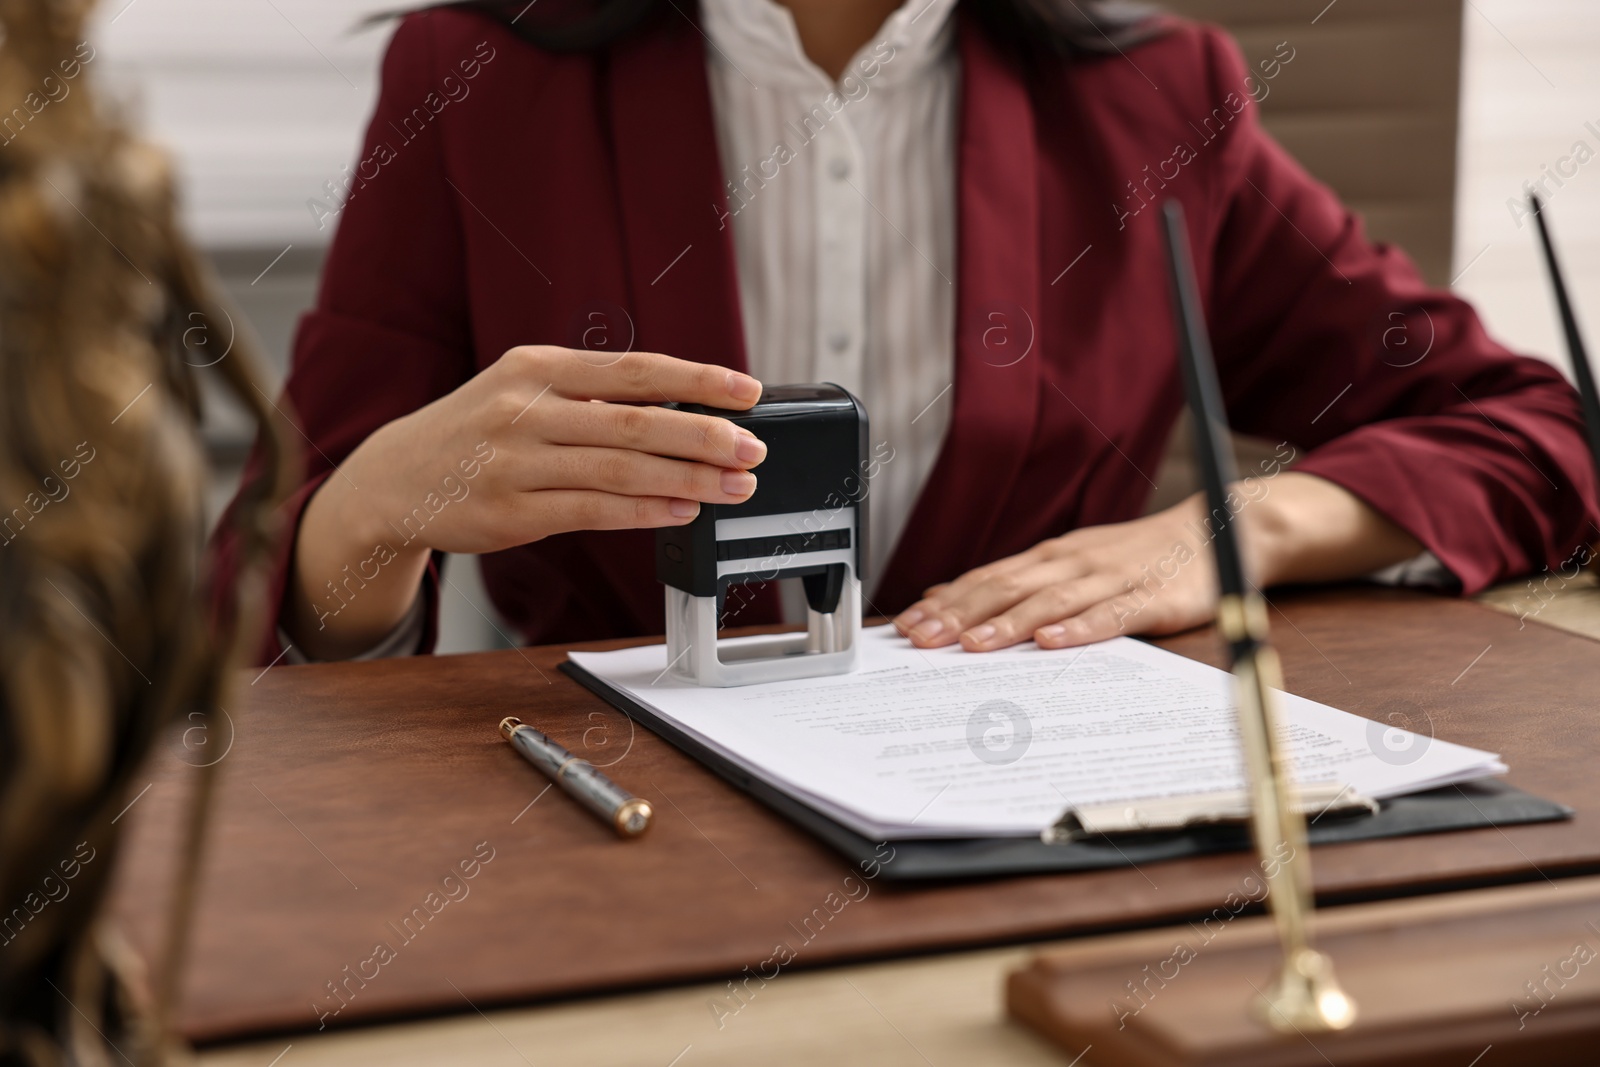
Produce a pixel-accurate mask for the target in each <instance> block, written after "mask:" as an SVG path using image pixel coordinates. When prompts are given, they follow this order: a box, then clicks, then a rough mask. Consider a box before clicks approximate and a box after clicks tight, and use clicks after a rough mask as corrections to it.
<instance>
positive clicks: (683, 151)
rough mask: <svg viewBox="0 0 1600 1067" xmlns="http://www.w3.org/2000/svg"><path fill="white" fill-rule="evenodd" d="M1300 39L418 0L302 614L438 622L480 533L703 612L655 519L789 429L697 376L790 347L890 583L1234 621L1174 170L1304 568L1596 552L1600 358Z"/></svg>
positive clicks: (346, 267) (380, 131)
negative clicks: (1186, 303)
mask: <svg viewBox="0 0 1600 1067" xmlns="http://www.w3.org/2000/svg"><path fill="white" fill-rule="evenodd" d="M552 10H553V11H554V13H551V12H552ZM1292 58H1293V47H1292V44H1291V43H1290V42H1284V44H1283V45H1281V46H1280V47H1279V49H1278V51H1277V52H1275V54H1274V58H1273V59H1271V60H1262V61H1259V62H1257V63H1256V64H1254V65H1247V64H1246V63H1245V61H1244V60H1243V59H1242V58H1241V56H1240V55H1239V54H1238V52H1237V50H1236V49H1235V47H1234V46H1233V45H1232V44H1231V42H1230V41H1229V40H1228V39H1227V38H1226V37H1225V36H1224V35H1223V34H1221V33H1220V32H1218V31H1216V30H1213V29H1209V28H1205V27H1202V26H1198V25H1195V24H1191V23H1187V22H1183V21H1181V20H1176V19H1171V18H1166V17H1141V16H1137V15H1119V14H1116V13H1113V12H1110V11H1109V10H1108V9H1103V8H1100V7H1096V6H1095V5H1092V4H1087V3H1073V2H1071V0H960V2H959V3H958V2H956V0H910V2H909V3H908V4H907V5H906V6H904V7H898V6H897V4H896V3H894V2H893V0H787V2H786V3H783V4H779V3H776V2H774V0H702V2H701V3H699V4H698V6H696V5H691V4H686V3H676V4H671V3H661V2H657V0H610V2H604V3H588V4H585V3H581V2H577V0H574V2H573V3H570V4H567V5H566V6H565V7H561V8H556V9H549V8H547V7H546V6H545V5H539V7H538V8H530V7H528V6H527V5H525V4H523V3H505V4H500V3H491V2H485V3H475V4H466V5H450V6H445V7H438V8H433V9H431V10H426V11H421V12H417V13H413V14H411V15H408V16H406V17H405V18H404V19H403V21H402V22H401V23H400V25H399V27H398V29H397V30H396V32H395V34H394V37H393V40H392V41H391V43H390V45H389V49H388V54H387V57H386V59H385V61H384V65H383V88H382V92H381V95H380V97H379V100H378V103H377V107H376V113H375V115H374V117H373V120H372V123H371V127H370V129H369V130H368V133H367V136H366V139H365V141H364V143H363V145H362V148H361V153H360V157H359V160H358V162H357V164H356V165H355V166H354V167H352V168H350V169H349V170H348V171H347V173H346V175H345V178H344V179H343V187H341V188H337V189H333V190H331V193H333V194H337V195H330V196H329V197H328V198H326V199H319V200H315V201H313V202H312V203H311V204H310V205H308V207H309V209H310V210H311V211H312V214H313V216H314V217H316V218H317V219H318V222H319V225H324V226H336V227H337V235H336V238H335V240H334V242H333V245H332V248H331V251H330V253H329V257H328V260H327V266H326V269H325V275H324V278H323V281H322V288H321V293H320V296H319V299H318V303H317V306H316V308H315V309H314V310H313V311H312V312H310V313H309V314H308V315H307V316H306V318H305V319H304V321H303V322H302V324H301V327H300V330H299V334H298V338H297V341H296V345H295V352H294V361H293V367H292V371H291V374H290V376H289V380H288V384H287V388H286V396H287V400H288V401H289V403H291V404H292V405H293V408H294V410H295V411H296V412H297V413H298V416H299V418H300V420H301V422H302V425H303V426H304V429H305V434H306V436H307V439H308V440H309V442H310V444H311V446H312V447H310V448H308V449H307V450H306V456H307V462H308V468H307V470H306V475H305V480H304V483H303V485H302V487H301V489H300V491H299V493H298V494H297V495H296V496H295V497H294V498H293V500H292V501H291V502H290V504H289V505H288V510H287V518H288V521H289V523H290V524H291V527H292V528H293V529H294V530H295V535H294V536H293V538H292V539H291V543H290V544H289V545H288V546H287V547H286V550H285V554H284V558H283V560H282V561H281V566H280V573H279V581H278V585H277V589H278V591H279V596H280V604H281V608H280V612H279V615H278V619H279V628H278V634H277V641H276V642H275V643H269V647H267V648H264V649H263V650H262V653H261V654H262V658H263V660H264V661H272V660H274V659H275V658H277V657H279V656H281V655H285V654H288V655H292V656H294V657H302V656H304V657H309V658H318V659H328V658H340V657H352V656H376V655H390V654H400V653H406V652H412V651H419V650H420V651H425V650H427V649H429V648H431V644H432V641H433V631H434V622H433V619H434V614H435V611H436V608H437V602H438V600H439V598H440V596H441V595H443V594H442V593H441V592H440V588H441V586H440V583H441V581H442V578H441V575H440V574H439V571H438V567H437V560H438V559H439V554H440V553H444V552H469V553H480V554H482V564H483V574H484V578H485V581H486V583H487V585H488V588H489V592H490V595H491V597H492V599H493V600H494V603H495V604H496V606H497V607H498V608H499V610H500V611H501V613H502V614H503V615H504V616H505V618H506V619H507V620H508V621H509V622H510V623H512V624H513V625H515V626H516V627H517V628H518V629H519V630H520V631H521V635H522V636H523V638H525V639H526V640H528V641H530V642H534V643H543V642H557V641H560V642H568V641H577V640H583V639H589V638H599V637H614V636H628V635H644V634H654V633H659V632H661V630H662V628H663V620H662V595H661V589H660V586H659V585H658V584H657V582H656V581H655V578H654V565H653V555H652V548H651V539H652V536H653V535H652V534H651V532H650V530H651V529H652V528H654V527H658V526H664V525H670V524H676V523H685V522H688V521H689V520H690V519H691V518H693V516H694V515H695V514H696V513H697V511H698V508H699V505H700V504H702V503H708V502H712V503H722V502H736V501H739V500H742V499H744V498H746V497H747V496H748V495H749V493H750V492H751V491H752V490H753V487H754V485H755V480H756V479H757V478H759V477H760V467H759V464H760V462H761V459H762V457H763V455H764V454H765V447H764V446H763V445H762V444H761V442H760V441H758V440H756V439H754V438H753V437H750V436H749V435H748V434H743V433H741V432H738V431H736V430H735V429H734V427H733V426H732V424H730V423H728V422H727V421H725V420H722V419H717V418H713V417H707V416H700V415H692V414H687V413H684V412H679V411H673V410H667V409H664V408H661V407H659V406H654V405H658V404H660V403H661V402H663V401H685V402H692V403H698V404H707V405H711V406H714V407H721V408H733V409H743V408H746V407H748V406H749V405H751V404H752V403H754V402H755V401H756V400H757V399H758V397H759V395H760V392H761V384H760V383H761V382H762V381H767V382H789V381H800V382H803V381H833V382H837V383H839V384H841V385H844V386H845V387H847V388H849V389H850V390H852V391H853V392H855V393H856V394H857V395H858V396H860V397H861V398H862V400H863V401H864V403H865V406H866V408H867V410H868V412H869V413H870V415H871V418H872V439H873V447H872V454H873V457H874V463H873V470H872V471H871V472H870V473H871V479H870V483H868V482H866V481H865V477H864V479H863V483H862V486H856V487H851V486H841V487H840V488H841V492H850V493H855V492H861V491H865V492H868V493H870V496H871V507H872V508H873V525H874V527H875V529H874V539H873V541H872V542H871V544H869V546H868V553H869V565H870V566H869V573H868V574H867V576H866V577H867V582H866V584H865V585H864V590H865V592H866V595H867V601H868V611H869V612H870V613H873V614H883V615H892V616H894V617H895V623H896V625H897V626H898V627H899V628H900V630H901V631H902V632H904V633H905V634H907V635H908V636H909V638H910V640H911V641H912V642H914V643H915V644H917V645H919V646H923V647H935V646H940V645H946V644H951V643H955V642H958V641H959V642H960V644H961V645H962V647H964V648H966V649H969V650H972V651H983V650H990V649H996V648H1002V647H1006V646H1008V645H1011V644H1014V643H1016V642H1019V641H1025V640H1028V639H1034V640H1036V641H1038V642H1039V643H1040V644H1041V645H1045V646H1048V647H1061V646H1067V645H1074V644H1080V643H1084V642H1088V641H1092V640H1097V639H1100V638H1105V637H1110V636H1113V635H1116V634H1119V633H1130V634H1136V633H1166V632H1172V631H1176V630H1180V629H1184V628H1187V627H1191V626H1194V625H1197V624H1201V623H1204V622H1206V621H1208V620H1209V619H1211V618H1212V615H1213V612H1214V600H1215V592H1214V588H1213V586H1214V581H1213V576H1212V574H1211V572H1210V564H1209V552H1208V551H1207V546H1206V544H1205V540H1206V537H1207V528H1206V524H1205V518H1204V515H1203V513H1202V506H1201V504H1200V503H1199V501H1198V498H1195V499H1191V500H1189V501H1187V502H1184V503H1182V504H1180V505H1178V506H1177V507H1174V508H1172V509H1170V510H1166V511H1162V512H1158V513H1156V514H1152V515H1148V516H1142V512H1143V510H1144V506H1145V503H1146V501H1147V499H1148V498H1149V494H1150V492H1151V490H1152V487H1153V485H1154V482H1153V481H1152V478H1151V474H1152V472H1154V471H1155V470H1156V469H1157V464H1158V460H1159V458H1160V456H1161V454H1162V452H1163V449H1164V446H1165V444H1166V442H1167V440H1168V437H1169V435H1170V433H1171V430H1172V427H1173V424H1174V421H1175V419H1176V417H1177V414H1178V412H1179V409H1180V407H1181V403H1182V394H1181V388H1180V384H1179V379H1178V371H1177V366H1176V359H1175V352H1176V342H1175V338H1174V336H1173V333H1172V327H1171V317H1170V315H1169V314H1168V311H1167V300H1168V297H1167V289H1166V280H1165V274H1164V269H1165V268H1164V261H1163V258H1162V255H1163V254H1162V245H1161V235H1160V228H1159V216H1158V212H1157V211H1155V210H1153V208H1154V207H1155V206H1156V205H1157V204H1158V203H1159V202H1160V200H1162V199H1164V198H1168V197H1171V198H1175V199H1177V200H1178V201H1179V202H1181V204H1182V205H1183V208H1184V211H1185V213H1186V216H1187V218H1188V219H1189V220H1190V221H1189V227H1190V234H1189V236H1190V242H1191V244H1192V246H1193V248H1194V250H1195V256H1196V259H1197V260H1198V270H1199V274H1200V285H1201V289H1202V296H1203V299H1204V300H1205V303H1206V310H1207V316H1208V320H1209V326H1210V329H1211V333H1212V340H1213V346H1214V348H1215V352H1216V357H1217V361H1218V366H1219V373H1220V376H1221V380H1222V384H1223V388H1224V392H1225V393H1226V400H1227V404H1228V409H1229V411H1228V414H1229V418H1230V420H1231V422H1232V424H1233V425H1234V427H1235V428H1236V429H1238V430H1240V431H1241V432H1244V433H1248V434H1252V435H1256V436H1259V437H1264V438H1266V439H1267V440H1268V441H1270V442H1275V443H1277V451H1276V454H1275V458H1274V459H1273V460H1272V461H1271V462H1270V463H1268V464H1263V465H1262V466H1261V467H1259V468H1257V469H1255V470H1254V471H1253V472H1252V476H1251V477H1250V478H1247V479H1245V481H1244V482H1242V483H1241V484H1240V485H1239V486H1238V487H1237V499H1238V502H1239V505H1240V506H1239V511H1238V514H1239V516H1240V519H1239V521H1240V526H1241V529H1242V531H1243V536H1244V537H1245V538H1246V546H1247V549H1248V551H1249V552H1250V553H1251V555H1252V557H1253V559H1254V561H1255V564H1256V576H1257V580H1258V581H1259V582H1260V583H1262V584H1263V585H1275V584H1280V583H1288V582H1322V581H1334V580H1340V579H1349V578H1356V577H1361V576H1366V575H1371V574H1374V573H1375V572H1378V571H1381V570H1383V569H1384V568H1388V567H1391V566H1393V565H1398V564H1414V566H1411V567H1410V568H1409V569H1410V571H1411V572H1412V573H1416V572H1417V571H1419V570H1421V569H1426V568H1431V569H1432V570H1433V572H1434V573H1435V574H1436V575H1437V576H1439V577H1440V578H1441V579H1442V580H1443V581H1444V582H1445V583H1446V584H1449V585H1452V586H1454V587H1455V588H1457V589H1459V590H1461V591H1464V592H1469V593H1470V592H1474V591H1477V590H1479V589H1482V588H1484V587H1485V586H1486V585H1488V584H1490V583H1492V582H1495V581H1497V580H1501V579H1504V578H1507V577H1510V576H1513V575H1516V574H1519V573H1524V572H1527V571H1530V570H1537V569H1540V568H1543V567H1546V566H1554V565H1557V564H1558V563H1559V562H1560V561H1561V560H1562V559H1564V558H1566V557H1567V556H1568V555H1570V553H1571V552H1572V551H1573V550H1574V549H1575V548H1576V547H1577V546H1578V545H1580V544H1581V543H1584V542H1585V540H1586V539H1587V537H1588V536H1589V535H1590V534H1591V533H1593V532H1594V528H1593V527H1592V526H1590V525H1589V516H1591V515H1592V514H1593V513H1594V511H1595V499H1596V487H1595V476H1594V473H1593V472H1592V471H1591V470H1590V469H1589V465H1588V462H1587V460H1586V458H1585V457H1586V453H1585V449H1584V445H1583V436H1582V433H1583V431H1582V424H1581V417H1580V414H1579V407H1578V403H1577V400H1576V397H1575V395H1574V394H1573V392H1572V390H1571V389H1570V387H1569V386H1568V385H1567V384H1566V383H1565V381H1564V380H1563V379H1562V378H1561V376H1560V375H1559V373H1558V372H1556V371H1555V370H1554V369H1552V368H1550V367H1549V366H1547V365H1545V364H1543V363H1540V362H1538V361H1535V360H1532V359H1528V358H1525V357H1520V356H1516V355H1513V354H1511V353H1510V352H1508V351H1507V350H1506V349H1505V348H1503V347H1501V346H1500V345H1498V344H1496V343H1495V342H1493V341H1492V340H1490V339H1489V338H1488V337H1487V336H1486V334H1485V332H1484V330H1483V328H1482V326H1481V324H1480V323H1479V321H1478V319H1477V317H1476V316H1475V314H1474V313H1473V311H1472V310H1471V308H1469V307H1468V306H1467V305H1466V304H1464V303H1463V302H1461V301H1460V300H1457V299H1456V298H1454V297H1453V296H1451V295H1450V294H1449V293H1447V292H1443V291H1439V290H1435V289H1430V288H1428V287H1427V286H1426V285H1425V284H1424V283H1423V282H1422V280H1421V279H1420V277H1419V275H1418V274H1417V272H1416V270H1415V268H1414V267H1413V266H1412V265H1411V263H1410V262H1409V261H1408V260H1407V259H1406V257H1405V256H1404V255H1403V254H1402V253H1401V252H1399V251H1398V250H1396V249H1393V248H1390V247H1385V246H1382V245H1375V244H1373V243H1371V242H1369V241H1368V240H1367V238H1366V237H1365V236H1364V234H1363V231H1362V228H1361V224H1360V222H1359V220H1358V219H1356V218H1355V217H1354V216H1353V215H1352V214H1351V213H1350V212H1349V211H1348V210H1346V209H1345V208H1344V207H1343V206H1342V205H1341V204H1340V203H1339V201H1338V200H1337V198H1336V197H1335V196H1334V195H1333V194H1332V193H1331V192H1330V191H1329V190H1328V189H1326V188H1325V187H1323V186H1322V185H1320V184H1318V183H1317V182H1315V181H1313V180H1312V179H1311V178H1310V177H1308V176H1307V175H1306V174H1305V172H1304V171H1303V170H1302V169H1301V168H1300V167H1299V166H1298V165H1297V164H1296V163H1295V162H1294V161H1293V160H1292V159H1291V158H1290V157H1289V156H1288V155H1286V154H1285V153H1284V151H1283V150H1282V149H1281V148H1279V147H1278V146H1277V145H1276V144H1275V143H1274V142H1273V141H1272V140H1271V139H1270V138H1269V137H1268V136H1267V135H1266V134H1265V133H1264V132H1263V131H1262V130H1261V128H1260V126H1259V124H1258V120H1257V115H1256V107H1255V100H1256V99H1257V98H1259V97H1261V96H1264V95H1265V92H1266V87H1267V85H1268V83H1269V82H1270V80H1271V79H1273V78H1276V77H1279V76H1284V77H1288V76H1291V72H1292V67H1286V64H1289V63H1292ZM1291 462H1292V464H1293V469H1287V468H1288V466H1289V464H1290V463H1291ZM863 486H864V487H865V488H863ZM1141 516H1142V517H1141ZM226 528H227V527H226V526H225V527H224V530H226ZM218 548H219V552H220V554H221V559H222V563H223V566H224V567H226V566H228V562H229V559H230V556H231V553H232V545H231V543H230V541H229V535H228V534H226V533H224V534H222V535H220V538H219V544H218ZM446 584H447V583H446ZM778 613H779V605H778V598H777V596H776V595H775V594H773V593H771V592H770V591H769V592H768V593H767V594H765V595H763V596H761V597H758V598H756V599H755V600H753V601H751V602H749V603H747V604H746V605H744V606H743V607H741V609H740V610H739V611H738V612H737V617H734V618H730V619H728V620H726V621H727V622H729V623H730V624H734V625H743V624H753V623H759V622H770V621H773V620H775V619H776V618H777V617H778Z"/></svg>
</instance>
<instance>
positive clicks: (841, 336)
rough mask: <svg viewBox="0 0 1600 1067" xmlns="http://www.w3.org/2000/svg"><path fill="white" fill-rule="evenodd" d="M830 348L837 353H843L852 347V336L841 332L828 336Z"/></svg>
mask: <svg viewBox="0 0 1600 1067" xmlns="http://www.w3.org/2000/svg"><path fill="white" fill-rule="evenodd" d="M828 347H829V348H831V349H833V350H834V351H835V352H843V351H844V350H845V349H847V348H849V347H850V335H849V334H847V333H845V332H844V331H842V330H840V331H837V332H835V333H830V334H829V335H828Z"/></svg>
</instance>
